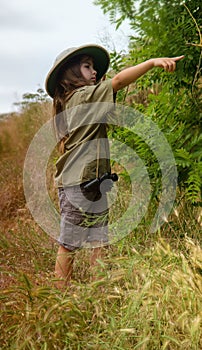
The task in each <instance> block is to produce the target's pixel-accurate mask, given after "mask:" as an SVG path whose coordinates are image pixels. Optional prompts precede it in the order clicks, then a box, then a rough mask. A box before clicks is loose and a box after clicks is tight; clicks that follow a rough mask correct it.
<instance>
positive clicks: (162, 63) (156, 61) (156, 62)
mask: <svg viewBox="0 0 202 350" xmlns="http://www.w3.org/2000/svg"><path fill="white" fill-rule="evenodd" d="M183 58H184V56H178V57H171V58H169V57H163V58H152V59H151V61H152V63H153V67H161V68H163V69H164V70H166V71H167V72H174V70H175V68H176V62H177V61H180V60H182V59H183Z"/></svg>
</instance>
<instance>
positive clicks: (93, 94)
mask: <svg viewBox="0 0 202 350" xmlns="http://www.w3.org/2000/svg"><path fill="white" fill-rule="evenodd" d="M85 102H86V103H93V102H109V103H114V102H115V94H114V91H113V87H112V81H111V79H110V80H104V81H102V82H100V83H98V84H97V85H93V86H86V88H85Z"/></svg>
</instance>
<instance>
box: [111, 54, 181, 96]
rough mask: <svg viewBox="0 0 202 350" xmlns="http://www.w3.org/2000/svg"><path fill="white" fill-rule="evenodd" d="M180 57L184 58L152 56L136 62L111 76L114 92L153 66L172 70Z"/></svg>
mask: <svg viewBox="0 0 202 350" xmlns="http://www.w3.org/2000/svg"><path fill="white" fill-rule="evenodd" d="M182 58H184V56H178V57H171V58H169V57H163V58H152V59H150V60H148V61H145V62H142V63H140V64H138V65H137V66H134V67H130V68H126V69H124V70H122V71H121V72H119V73H118V74H116V75H115V76H114V77H113V78H112V87H113V89H114V92H117V91H118V90H120V89H122V88H124V87H125V86H128V85H129V84H131V83H133V82H134V81H135V80H137V79H138V78H140V77H141V76H142V75H144V74H145V73H147V72H148V71H149V70H150V69H152V68H153V67H161V68H163V69H165V70H166V71H168V72H174V70H175V68H176V62H177V61H180V60H181V59H182Z"/></svg>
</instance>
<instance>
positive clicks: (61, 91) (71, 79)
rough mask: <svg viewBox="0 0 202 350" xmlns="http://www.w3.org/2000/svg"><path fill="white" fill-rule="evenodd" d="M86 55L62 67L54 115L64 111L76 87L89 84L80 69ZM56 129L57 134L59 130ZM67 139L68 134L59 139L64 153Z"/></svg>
mask: <svg viewBox="0 0 202 350" xmlns="http://www.w3.org/2000/svg"><path fill="white" fill-rule="evenodd" d="M84 57H88V56H87V55H78V56H76V57H74V58H73V59H72V60H70V61H69V62H68V64H66V65H64V66H63V67H62V68H61V70H60V72H59V74H58V77H57V86H56V89H55V95H54V98H53V117H54V116H56V115H57V114H59V113H61V112H63V111H64V109H65V105H66V103H67V101H68V100H69V99H70V98H71V97H72V95H73V94H74V92H75V90H76V89H78V88H79V87H82V86H85V85H86V84H87V82H86V80H85V79H84V77H83V75H82V74H81V69H80V65H81V62H82V60H83V59H84ZM55 131H56V134H57V130H55ZM67 139H68V135H66V136H64V137H63V138H62V139H61V140H60V141H59V145H58V146H59V147H58V148H59V152H60V153H64V151H65V141H66V140H67Z"/></svg>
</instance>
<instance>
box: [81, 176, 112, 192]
mask: <svg viewBox="0 0 202 350" xmlns="http://www.w3.org/2000/svg"><path fill="white" fill-rule="evenodd" d="M105 180H111V181H106V183H105V184H104V185H103V190H104V191H105V192H109V191H110V190H111V189H112V186H113V182H115V181H118V175H117V174H116V173H113V174H111V173H105V174H104V175H102V176H101V177H100V178H99V177H98V178H96V179H93V180H91V181H89V182H88V183H86V184H85V186H84V189H85V190H87V191H99V190H100V185H101V183H102V182H103V181H105Z"/></svg>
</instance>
